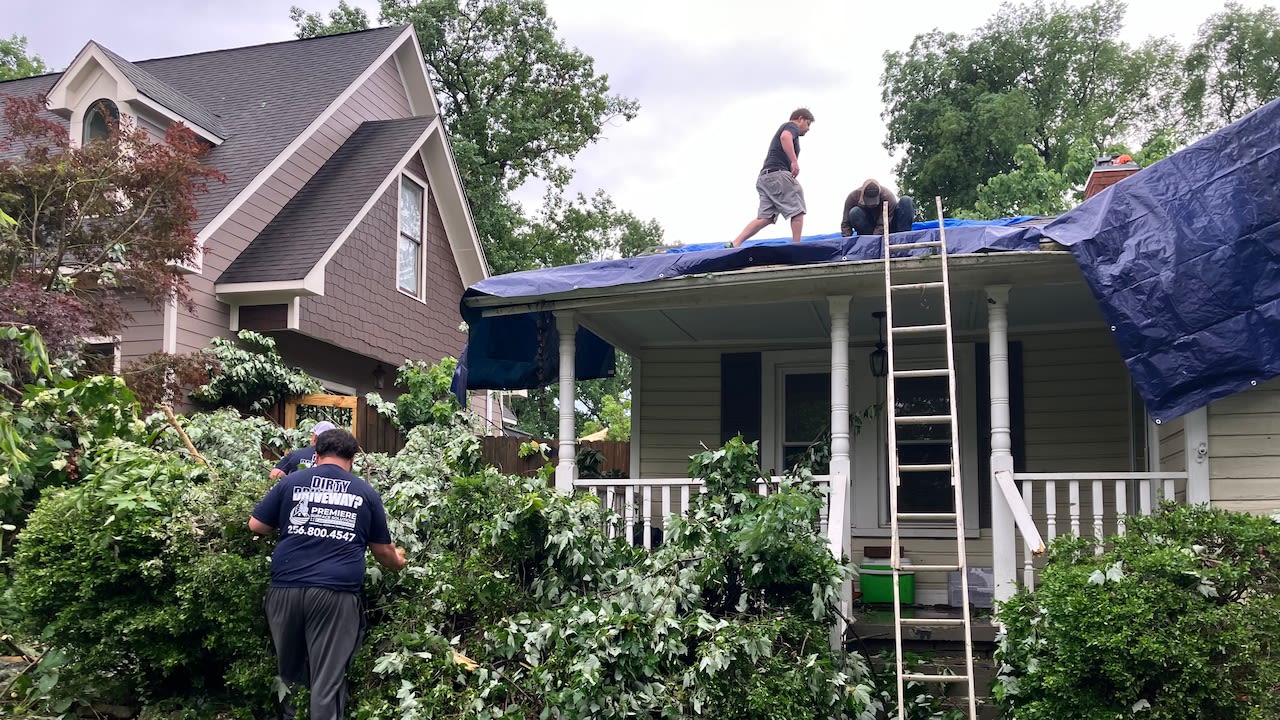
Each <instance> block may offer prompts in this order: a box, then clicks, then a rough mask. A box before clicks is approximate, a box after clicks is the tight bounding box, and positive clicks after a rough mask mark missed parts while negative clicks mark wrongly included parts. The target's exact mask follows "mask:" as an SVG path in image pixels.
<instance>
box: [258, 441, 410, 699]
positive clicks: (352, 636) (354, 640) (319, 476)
mask: <svg viewBox="0 0 1280 720" xmlns="http://www.w3.org/2000/svg"><path fill="white" fill-rule="evenodd" d="M357 447H358V445H357V443H356V439H355V437H353V436H352V435H351V433H349V432H347V431H346V430H336V429H334V430H327V431H325V432H322V433H321V434H320V435H319V437H318V438H316V443H315V452H316V458H315V464H314V465H313V466H312V467H308V468H304V469H302V470H298V471H297V472H294V473H290V474H289V475H286V476H285V477H284V478H283V479H281V480H280V482H278V483H276V485H275V486H274V487H272V488H271V490H270V491H268V492H267V495H266V497H264V498H263V499H262V502H260V503H258V505H257V507H255V508H254V509H253V513H252V514H251V515H250V516H249V529H250V530H252V531H253V532H255V533H259V534H261V535H266V534H268V533H271V532H273V531H274V530H276V529H279V530H280V532H281V537H280V542H279V543H278V544H277V545H276V549H275V552H274V553H273V554H272V556H271V589H270V590H268V591H267V600H266V611H267V624H268V625H270V627H271V639H272V641H273V642H274V643H275V646H276V658H277V662H278V667H279V672H280V679H281V680H282V681H283V682H284V683H285V685H286V686H288V687H293V686H296V685H303V686H306V687H308V688H310V689H311V705H310V714H309V716H308V717H310V718H311V720H341V718H342V713H343V709H344V708H345V706H346V701H347V688H346V684H347V683H346V675H347V667H348V666H349V665H350V664H351V658H352V657H354V656H355V653H356V649H357V648H358V647H359V645H360V640H361V630H362V628H363V626H364V622H363V608H362V603H361V596H360V591H361V586H362V585H363V584H364V568H365V548H368V549H369V550H370V551H371V552H372V553H373V557H374V559H375V560H377V561H378V563H379V564H381V565H382V566H383V567H385V568H387V569H388V570H392V571H397V570H400V569H402V568H403V567H404V565H405V558H404V551H403V550H401V549H400V548H398V547H396V546H395V545H394V544H393V543H392V542H391V533H390V531H388V529H387V513H386V510H384V509H383V507H382V497H381V496H379V495H378V492H377V491H376V490H374V489H373V487H372V486H371V485H369V483H367V482H365V481H364V480H363V479H361V478H360V477H358V476H356V475H353V474H351V461H352V460H353V459H354V458H355V456H356V449H357ZM283 711H284V712H283V717H285V718H292V717H293V716H294V707H293V704H292V703H291V702H289V701H288V700H287V699H286V701H285V703H284V708H283Z"/></svg>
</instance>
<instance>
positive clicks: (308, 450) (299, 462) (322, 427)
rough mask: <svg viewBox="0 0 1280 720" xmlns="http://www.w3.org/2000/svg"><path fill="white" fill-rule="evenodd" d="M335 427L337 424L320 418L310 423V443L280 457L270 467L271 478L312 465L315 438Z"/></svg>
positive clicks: (314, 452)
mask: <svg viewBox="0 0 1280 720" xmlns="http://www.w3.org/2000/svg"><path fill="white" fill-rule="evenodd" d="M336 427H337V425H334V424H333V423H331V422H329V421H328V420H321V421H320V422H318V423H316V424H315V425H312V426H311V444H310V445H308V446H306V447H304V448H298V449H297V450H294V451H293V452H291V453H289V454H288V455H285V456H284V457H282V458H280V462H278V463H276V466H275V467H273V468H271V479H272V480H279V479H280V478H282V477H284V476H285V475H288V474H289V473H291V472H295V471H297V470H300V469H302V468H305V467H309V466H311V465H314V464H315V460H316V438H318V437H320V434H321V433H323V432H325V431H328V430H332V429H334V428H336Z"/></svg>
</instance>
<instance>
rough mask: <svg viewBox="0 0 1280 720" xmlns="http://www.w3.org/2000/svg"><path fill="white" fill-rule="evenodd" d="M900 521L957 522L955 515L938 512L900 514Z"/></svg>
mask: <svg viewBox="0 0 1280 720" xmlns="http://www.w3.org/2000/svg"><path fill="white" fill-rule="evenodd" d="M898 519H899V520H912V521H915V522H923V521H934V522H942V521H944V520H955V519H956V514H955V513H937V512H931V513H930V512H921V513H898Z"/></svg>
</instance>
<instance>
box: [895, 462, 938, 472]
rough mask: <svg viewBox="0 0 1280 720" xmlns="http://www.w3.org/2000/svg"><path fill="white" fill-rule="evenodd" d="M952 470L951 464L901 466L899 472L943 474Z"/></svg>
mask: <svg viewBox="0 0 1280 720" xmlns="http://www.w3.org/2000/svg"><path fill="white" fill-rule="evenodd" d="M950 469H951V463H929V464H928V465H899V466H898V472H900V473H904V472H943V471H945V470H950Z"/></svg>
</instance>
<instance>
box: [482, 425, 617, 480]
mask: <svg viewBox="0 0 1280 720" xmlns="http://www.w3.org/2000/svg"><path fill="white" fill-rule="evenodd" d="M480 442H481V445H482V446H483V447H484V462H485V464H486V465H492V466H493V467H496V468H498V469H499V470H501V471H502V472H504V473H506V474H508V475H524V476H533V475H536V474H537V473H538V468H541V467H542V466H543V465H545V464H547V463H548V462H549V463H551V464H552V465H554V464H555V462H556V458H555V452H556V441H555V440H543V441H542V442H543V443H545V444H547V445H548V446H549V447H550V448H551V451H550V453H549V459H546V460H544V459H542V458H541V457H539V456H537V455H534V456H532V457H527V458H522V457H520V445H521V444H522V443H525V442H529V441H528V440H527V439H525V438H519V437H503V436H492V435H486V436H485V437H482V438H480ZM586 449H590V450H595V451H597V452H599V453H600V454H601V455H602V456H603V457H602V459H601V461H600V466H599V473H600V474H601V475H608V476H610V477H627V475H628V474H629V473H630V472H631V443H629V442H626V441H625V440H622V441H619V440H599V441H591V442H580V443H578V445H577V451H578V454H579V456H581V454H582V451H583V450H586Z"/></svg>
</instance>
